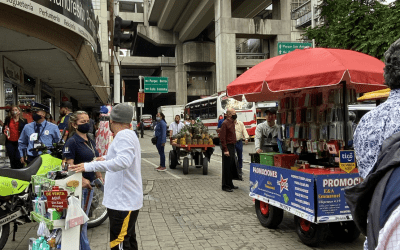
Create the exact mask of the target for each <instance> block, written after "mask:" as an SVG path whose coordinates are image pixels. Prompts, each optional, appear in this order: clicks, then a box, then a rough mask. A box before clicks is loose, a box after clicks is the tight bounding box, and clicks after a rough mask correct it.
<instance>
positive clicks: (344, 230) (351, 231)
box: [329, 221, 360, 242]
mask: <svg viewBox="0 0 400 250" xmlns="http://www.w3.org/2000/svg"><path fill="white" fill-rule="evenodd" d="M329 228H330V230H331V232H332V234H333V237H335V239H336V240H337V241H340V242H353V241H355V240H356V239H357V238H358V237H359V236H360V230H358V228H357V226H356V223H354V221H341V222H333V223H329Z"/></svg>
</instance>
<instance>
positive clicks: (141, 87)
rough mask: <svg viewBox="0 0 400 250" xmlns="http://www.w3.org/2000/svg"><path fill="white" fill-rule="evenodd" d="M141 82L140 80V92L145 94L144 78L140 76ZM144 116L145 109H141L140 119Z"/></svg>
mask: <svg viewBox="0 0 400 250" xmlns="http://www.w3.org/2000/svg"><path fill="white" fill-rule="evenodd" d="M139 80H140V89H139V92H140V93H143V76H139ZM142 115H143V107H142V106H141V107H140V119H142Z"/></svg>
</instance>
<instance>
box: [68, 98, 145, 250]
mask: <svg viewBox="0 0 400 250" xmlns="http://www.w3.org/2000/svg"><path fill="white" fill-rule="evenodd" d="M132 116H133V108H132V106H130V105H129V104H125V103H121V104H118V105H116V106H115V107H114V108H113V109H112V111H111V114H110V129H111V131H112V132H113V133H114V134H115V137H114V140H113V142H112V143H111V145H110V148H109V149H108V152H107V155H106V156H103V157H99V158H97V159H96V161H93V162H90V163H81V164H78V165H73V166H71V167H70V169H71V170H72V171H75V172H107V173H106V178H105V186H104V198H103V205H104V206H105V207H107V212H108V216H109V219H110V248H111V250H121V249H124V250H128V249H129V250H132V249H138V244H137V241H136V233H135V224H136V220H137V217H138V215H139V209H140V208H142V206H143V188H142V176H141V154H140V152H141V150H140V143H139V139H138V137H137V136H136V133H135V132H133V131H132V130H130V129H129V127H130V122H131V120H132Z"/></svg>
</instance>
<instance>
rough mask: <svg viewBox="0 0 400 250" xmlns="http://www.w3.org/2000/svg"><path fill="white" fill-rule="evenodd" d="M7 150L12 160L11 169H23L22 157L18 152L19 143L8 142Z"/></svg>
mask: <svg viewBox="0 0 400 250" xmlns="http://www.w3.org/2000/svg"><path fill="white" fill-rule="evenodd" d="M6 150H7V154H8V157H9V158H10V164H11V168H14V169H19V168H23V165H22V163H21V157H20V156H19V151H18V141H9V140H7V141H6Z"/></svg>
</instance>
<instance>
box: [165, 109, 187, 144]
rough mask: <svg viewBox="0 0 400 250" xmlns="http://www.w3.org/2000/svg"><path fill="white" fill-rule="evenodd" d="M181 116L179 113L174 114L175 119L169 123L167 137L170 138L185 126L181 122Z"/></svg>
mask: <svg viewBox="0 0 400 250" xmlns="http://www.w3.org/2000/svg"><path fill="white" fill-rule="evenodd" d="M180 120H181V116H180V115H176V116H175V121H174V122H172V123H171V125H169V129H168V130H169V138H170V139H171V138H172V136H174V135H176V134H178V133H179V132H180V131H181V129H182V128H183V127H184V126H185V124H183V123H182V122H181V121H180Z"/></svg>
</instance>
